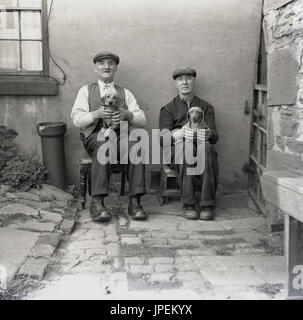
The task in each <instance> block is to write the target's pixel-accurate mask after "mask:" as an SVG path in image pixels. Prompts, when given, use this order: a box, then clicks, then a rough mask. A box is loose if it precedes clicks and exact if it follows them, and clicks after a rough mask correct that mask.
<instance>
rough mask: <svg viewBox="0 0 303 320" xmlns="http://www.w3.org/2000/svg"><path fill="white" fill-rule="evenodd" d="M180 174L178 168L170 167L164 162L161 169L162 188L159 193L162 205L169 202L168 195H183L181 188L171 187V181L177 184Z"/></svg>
mask: <svg viewBox="0 0 303 320" xmlns="http://www.w3.org/2000/svg"><path fill="white" fill-rule="evenodd" d="M177 178H178V174H177V172H176V170H174V169H172V168H170V167H169V166H168V165H166V164H164V165H162V167H161V171H160V190H159V192H158V193H157V195H158V199H159V203H160V206H163V204H168V197H169V196H171V197H179V196H181V192H180V189H179V188H178V189H177V188H169V181H171V182H175V184H177Z"/></svg>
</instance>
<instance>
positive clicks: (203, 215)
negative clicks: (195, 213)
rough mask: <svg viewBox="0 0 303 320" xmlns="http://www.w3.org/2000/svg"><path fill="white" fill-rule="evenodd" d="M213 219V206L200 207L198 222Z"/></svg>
mask: <svg viewBox="0 0 303 320" xmlns="http://www.w3.org/2000/svg"><path fill="white" fill-rule="evenodd" d="M214 219H215V209H214V207H213V206H207V207H202V210H201V212H200V220H207V221H212V220H214Z"/></svg>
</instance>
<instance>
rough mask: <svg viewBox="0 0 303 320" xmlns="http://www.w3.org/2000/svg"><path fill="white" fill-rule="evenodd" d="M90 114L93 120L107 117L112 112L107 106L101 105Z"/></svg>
mask: <svg viewBox="0 0 303 320" xmlns="http://www.w3.org/2000/svg"><path fill="white" fill-rule="evenodd" d="M92 114H93V118H94V120H96V119H100V118H101V119H109V118H110V117H111V116H112V115H113V112H112V111H111V110H110V109H109V108H106V107H104V106H102V107H100V108H99V109H97V110H96V111H93V112H92Z"/></svg>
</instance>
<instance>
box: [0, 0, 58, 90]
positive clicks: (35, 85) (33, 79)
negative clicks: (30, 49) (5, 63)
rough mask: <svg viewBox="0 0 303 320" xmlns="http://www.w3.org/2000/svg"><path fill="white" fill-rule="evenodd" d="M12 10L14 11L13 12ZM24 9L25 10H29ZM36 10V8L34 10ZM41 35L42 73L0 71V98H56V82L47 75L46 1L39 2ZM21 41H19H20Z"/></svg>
mask: <svg viewBox="0 0 303 320" xmlns="http://www.w3.org/2000/svg"><path fill="white" fill-rule="evenodd" d="M5 8H6V9H5V10H8V9H11V11H17V10H16V9H20V10H22V8H21V7H20V8H18V7H12V6H6V7H5ZM13 9H14V10H13ZM30 9H31V8H26V9H25V10H29V11H33V10H30ZM35 9H36V10H37V9H38V8H35ZM36 10H34V11H36ZM38 10H39V11H41V35H42V37H41V38H42V59H43V61H42V66H43V70H42V71H28V70H26V71H24V70H19V71H18V70H16V71H12V70H8V71H4V69H2V70H3V71H2V70H0V96H57V95H58V94H59V92H58V81H57V80H55V79H53V78H52V77H50V75H49V71H50V68H49V63H50V51H49V50H50V48H49V31H48V24H49V23H48V19H49V17H48V0H41V8H39V9H38ZM20 41H21V39H20Z"/></svg>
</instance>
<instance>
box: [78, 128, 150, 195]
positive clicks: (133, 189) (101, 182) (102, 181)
mask: <svg viewBox="0 0 303 320" xmlns="http://www.w3.org/2000/svg"><path fill="white" fill-rule="evenodd" d="M97 136H98V132H96V130H95V131H94V132H93V133H92V134H91V135H90V136H88V137H87V138H86V139H83V145H84V148H85V149H86V151H87V153H88V154H89V156H90V157H91V158H92V168H91V181H92V196H97V195H102V196H107V195H108V194H109V191H108V187H109V181H110V175H111V164H110V163H107V164H101V163H100V162H99V161H98V159H97V154H98V150H99V148H100V146H101V145H102V144H104V143H105V141H97ZM117 137H118V139H117V153H118V156H117V158H118V161H119V158H120V154H119V150H120V137H119V136H117ZM134 143H135V142H131V141H129V150H130V148H131V147H132V145H133V144H134ZM126 166H127V180H128V182H129V196H130V197H132V196H141V195H143V194H145V193H146V189H145V165H144V164H142V163H139V164H136V165H134V164H132V163H130V161H128V164H127V165H126Z"/></svg>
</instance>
